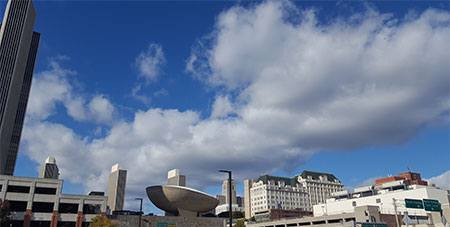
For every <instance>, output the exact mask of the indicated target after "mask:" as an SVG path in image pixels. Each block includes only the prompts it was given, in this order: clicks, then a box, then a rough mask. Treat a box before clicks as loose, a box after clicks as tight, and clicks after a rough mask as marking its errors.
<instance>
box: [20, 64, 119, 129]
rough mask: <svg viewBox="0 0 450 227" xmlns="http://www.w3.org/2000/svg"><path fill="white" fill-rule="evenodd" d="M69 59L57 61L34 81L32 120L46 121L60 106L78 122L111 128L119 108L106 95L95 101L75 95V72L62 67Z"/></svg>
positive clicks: (32, 88) (30, 101) (29, 103)
mask: <svg viewBox="0 0 450 227" xmlns="http://www.w3.org/2000/svg"><path fill="white" fill-rule="evenodd" d="M67 59H68V58H67V57H57V58H54V59H52V60H50V62H49V69H48V70H46V71H42V72H40V73H37V74H36V75H35V76H34V78H33V84H32V87H31V91H30V98H29V102H28V108H27V119H28V118H29V119H28V120H32V121H33V120H37V121H39V120H45V119H47V118H48V117H50V116H51V115H53V114H55V113H56V110H55V107H56V104H58V103H61V104H63V105H64V107H65V108H66V111H67V114H68V115H69V116H70V117H72V118H73V119H74V120H77V121H94V122H97V123H105V124H110V123H112V121H113V120H114V116H115V112H116V111H115V108H114V106H113V105H112V104H111V102H110V101H109V99H107V98H106V97H105V96H104V95H101V94H100V95H96V96H94V97H92V98H91V100H89V99H86V98H85V97H84V96H86V95H79V92H77V91H75V89H74V87H73V85H72V83H71V79H72V80H73V78H71V77H73V76H75V75H76V72H75V71H73V70H69V69H65V68H64V67H62V66H61V61H62V60H67Z"/></svg>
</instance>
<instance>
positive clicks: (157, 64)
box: [135, 43, 166, 83]
mask: <svg viewBox="0 0 450 227" xmlns="http://www.w3.org/2000/svg"><path fill="white" fill-rule="evenodd" d="M165 63H166V59H165V57H164V52H163V50H162V47H161V45H159V44H156V43H152V44H150V45H149V46H148V49H147V50H146V51H145V52H142V53H140V54H139V55H138V56H137V58H136V61H135V65H136V67H137V68H138V70H139V75H140V76H142V77H144V78H145V79H146V80H147V83H150V82H154V81H156V80H157V79H158V77H159V75H160V74H161V67H162V66H163V65H164V64H165Z"/></svg>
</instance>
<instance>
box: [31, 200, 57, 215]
mask: <svg viewBox="0 0 450 227" xmlns="http://www.w3.org/2000/svg"><path fill="white" fill-rule="evenodd" d="M53 207H54V204H53V203H44V202H33V206H32V208H31V211H32V212H36V213H52V212H53Z"/></svg>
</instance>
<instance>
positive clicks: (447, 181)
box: [424, 170, 450, 188]
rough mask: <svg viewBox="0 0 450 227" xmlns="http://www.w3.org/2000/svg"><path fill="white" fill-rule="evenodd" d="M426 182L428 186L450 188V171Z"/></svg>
mask: <svg viewBox="0 0 450 227" xmlns="http://www.w3.org/2000/svg"><path fill="white" fill-rule="evenodd" d="M424 180H426V181H428V184H435V185H436V186H437V187H441V188H450V170H448V171H446V172H444V173H442V174H441V175H439V176H435V177H432V178H430V179H424Z"/></svg>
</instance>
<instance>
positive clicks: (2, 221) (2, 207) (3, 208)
mask: <svg viewBox="0 0 450 227" xmlns="http://www.w3.org/2000/svg"><path fill="white" fill-rule="evenodd" d="M10 207H11V205H10V204H9V201H8V200H6V199H5V200H3V201H2V200H1V199H0V226H2V227H3V226H9V220H10V218H11V212H10V210H9V208H10Z"/></svg>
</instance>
